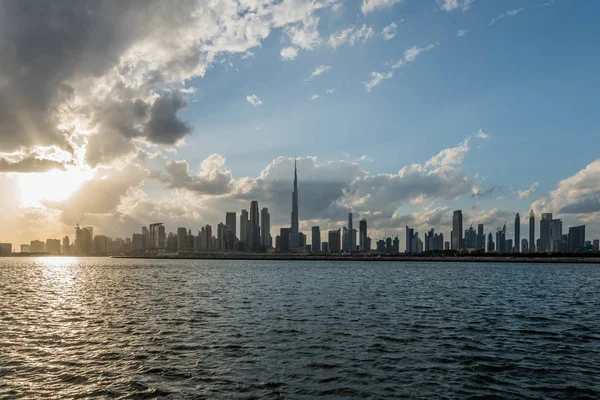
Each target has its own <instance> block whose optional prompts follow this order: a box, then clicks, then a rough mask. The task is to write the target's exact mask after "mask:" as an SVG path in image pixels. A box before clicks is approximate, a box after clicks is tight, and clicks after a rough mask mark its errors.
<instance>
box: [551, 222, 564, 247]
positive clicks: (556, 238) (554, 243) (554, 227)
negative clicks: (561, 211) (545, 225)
mask: <svg viewBox="0 0 600 400" xmlns="http://www.w3.org/2000/svg"><path fill="white" fill-rule="evenodd" d="M562 241H563V234H562V220H561V219H552V221H550V251H561V246H562V244H563V243H562ZM565 247H566V246H565Z"/></svg>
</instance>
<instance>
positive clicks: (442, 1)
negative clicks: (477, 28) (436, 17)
mask: <svg viewBox="0 0 600 400" xmlns="http://www.w3.org/2000/svg"><path fill="white" fill-rule="evenodd" d="M474 2H475V0H437V3H438V5H439V7H440V8H441V9H442V10H444V11H447V12H450V11H454V10H456V9H459V8H460V9H461V10H462V12H466V11H468V10H469V9H470V8H471V6H472V5H473V3H474Z"/></svg>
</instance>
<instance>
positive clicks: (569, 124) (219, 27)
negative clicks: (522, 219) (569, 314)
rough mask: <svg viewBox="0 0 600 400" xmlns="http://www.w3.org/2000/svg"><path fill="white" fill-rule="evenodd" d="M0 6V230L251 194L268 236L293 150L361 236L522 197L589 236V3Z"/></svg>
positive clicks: (139, 215)
mask: <svg viewBox="0 0 600 400" xmlns="http://www.w3.org/2000/svg"><path fill="white" fill-rule="evenodd" d="M19 4H20V3H19ZM4 7H5V9H4V10H0V12H2V11H3V12H4V14H5V15H10V16H11V19H10V21H11V23H12V24H14V25H15V26H16V27H17V28H18V29H11V28H10V27H8V29H5V30H0V35H2V37H3V38H4V39H6V40H5V41H4V43H13V46H14V48H17V49H19V50H20V52H8V50H7V51H5V52H4V53H5V54H9V55H10V56H11V57H13V56H14V59H8V58H6V59H5V60H4V63H3V62H2V61H0V71H2V70H4V71H5V75H4V78H3V79H4V80H3V81H2V82H1V83H2V84H0V102H2V101H3V99H4V98H6V99H14V98H18V99H21V100H20V101H19V102H17V103H14V102H12V103H2V104H5V107H4V110H3V111H2V112H4V114H2V115H3V119H4V121H8V123H5V126H7V127H9V128H10V129H8V128H7V129H4V128H1V127H0V128H1V129H0V136H1V137H2V138H3V141H2V144H1V145H0V181H1V183H3V184H4V185H5V187H14V188H15V191H16V192H19V191H20V192H21V196H20V198H22V199H26V200H23V201H21V203H19V202H16V201H10V200H9V198H10V196H7V197H5V198H2V203H0V209H3V210H12V211H13V213H14V215H15V216H14V218H12V219H11V220H10V221H5V224H4V226H5V227H6V228H4V232H5V233H4V234H7V235H8V234H12V233H10V232H14V231H15V230H16V231H17V232H18V233H16V235H17V236H18V237H23V238H26V237H27V235H31V234H32V233H31V232H32V230H22V231H21V230H20V229H21V228H20V226H22V225H23V224H22V222H23V221H35V224H37V225H36V226H48V227H50V228H48V231H47V232H48V233H47V234H48V235H57V236H58V235H63V234H66V233H69V232H70V231H71V230H72V225H73V223H74V221H76V220H78V219H79V217H80V216H81V215H82V214H85V215H86V218H87V220H88V221H89V223H92V224H94V225H95V226H97V227H98V228H97V229H98V230H99V231H103V232H106V233H107V234H110V235H113V236H116V235H125V233H129V232H130V231H132V230H136V231H137V230H138V228H139V226H140V225H141V224H146V223H149V222H152V221H154V220H156V219H160V220H165V221H169V224H168V229H169V230H175V229H176V228H177V226H180V225H184V226H187V227H189V228H192V229H194V230H195V229H197V228H198V227H199V226H202V225H204V224H205V223H211V224H216V223H218V222H220V221H221V220H222V219H223V216H224V213H225V211H238V212H239V210H240V209H242V208H248V205H249V201H250V200H252V199H258V201H259V203H260V205H261V207H262V206H267V207H269V208H270V209H271V210H272V214H273V217H272V220H273V221H274V222H273V234H275V233H276V231H277V229H278V228H279V227H281V226H285V224H286V223H288V219H289V211H290V210H289V208H290V207H291V203H290V202H291V194H290V193H289V191H291V176H292V175H291V173H292V165H293V163H292V158H293V157H294V155H295V154H297V156H298V157H299V165H300V176H299V178H300V207H301V210H300V218H301V220H303V224H304V225H303V229H305V230H307V229H308V228H309V227H310V226H311V225H313V224H319V225H322V226H323V227H324V229H334V228H336V227H339V226H341V225H342V224H343V223H344V221H345V213H346V212H347V211H348V210H349V209H350V208H352V209H353V210H355V211H356V212H357V213H361V214H365V215H368V216H369V218H370V221H371V227H372V232H373V236H374V237H376V236H377V235H385V234H391V233H393V232H396V231H401V229H402V227H403V226H404V225H405V224H410V225H414V226H416V227H417V228H418V229H420V230H424V229H427V228H428V227H429V226H432V225H436V227H438V228H439V229H441V230H442V231H444V232H446V233H448V232H449V219H450V217H451V211H452V210H453V209H457V208H461V209H463V210H468V212H467V213H466V219H467V220H466V221H465V224H466V225H467V226H468V224H470V223H474V224H475V223H478V222H485V223H486V224H487V225H488V227H489V228H486V231H489V230H495V227H496V226H497V225H499V224H501V223H503V221H504V220H507V221H512V219H513V218H514V213H515V212H520V213H521V215H522V216H525V214H526V213H528V211H529V210H530V209H531V208H533V209H534V210H535V211H536V213H538V215H539V213H541V212H554V213H555V214H557V215H558V216H560V217H561V218H563V219H564V221H565V226H569V225H574V224H579V223H586V224H588V226H589V228H588V232H589V235H588V236H590V237H589V238H590V239H591V238H592V236H594V235H595V236H600V229H599V228H598V225H599V224H598V223H599V222H600V207H596V206H595V204H596V203H598V204H600V188H599V186H600V185H599V184H598V183H597V178H595V176H596V172H600V159H599V156H598V145H599V144H600V140H599V132H598V124H597V117H596V114H597V109H598V106H599V103H600V101H599V99H598V94H597V90H595V89H596V88H597V87H600V74H599V73H598V71H599V70H600V68H599V67H600V54H599V52H598V51H597V49H598V48H599V43H598V42H599V40H598V38H599V37H600V32H599V29H600V28H598V24H597V23H596V21H595V16H596V15H598V11H600V4H599V3H596V2H591V1H588V2H583V1H569V0H555V1H552V0H539V1H532V0H527V1H525V0H418V1H417V0H356V1H338V0H310V1H309V0H306V1H302V0H295V1H293V0H285V1H278V0H277V1H275V0H245V1H234V0H230V1H223V2H219V3H214V4H213V3H210V4H208V3H206V2H203V1H198V2H196V3H194V2H190V3H185V2H182V3H174V4H172V5H171V6H167V5H165V4H164V3H161V2H160V1H157V0H151V1H148V2H147V3H146V4H143V5H139V4H138V5H136V4H133V3H126V2H125V3H122V4H121V3H119V4H115V3H110V2H96V3H93V2H92V3H90V4H87V5H86V6H85V7H87V9H86V8H85V7H84V6H83V5H80V4H78V3H77V2H74V3H68V4H67V3H66V2H57V3H56V5H55V9H54V10H55V11H56V13H57V14H56V15H55V16H53V15H50V14H48V15H43V14H35V13H31V8H27V7H23V8H20V6H18V4H16V3H15V4H13V5H11V6H10V7H9V5H8V4H7V5H5V6H4ZM90 8H92V9H93V12H91V13H90V12H89V9H90ZM48 12H49V13H51V11H48ZM63 16H69V18H66V17H65V19H61V18H62V17H63ZM144 16H150V17H152V23H147V22H146V21H142V20H140V18H145V17H144ZM52 18H54V19H57V20H59V21H60V24H59V25H56V24H54V23H53V22H52V21H54V20H53V19H52ZM80 19H81V20H82V21H85V23H81V24H74V23H73V21H79V20H80ZM109 20H110V23H109ZM72 23H73V25H72V26H71V25H70V24H72ZM56 26H59V28H58V31H57V28H56ZM88 29H89V30H90V31H88ZM79 30H81V31H79ZM15 32H17V33H15ZM18 32H23V34H22V35H20V34H18ZM344 32H345V33H344ZM70 35H72V37H71V36H70ZM66 38H70V39H66ZM34 40H39V41H44V43H32V41H34ZM70 45H72V48H70V47H68V46H70ZM0 50H2V49H0ZM29 51H34V52H35V57H31V58H27V57H26V56H27V54H29V53H28V52H29ZM19 54H24V55H23V56H19ZM284 55H285V57H284ZM19 57H20V58H19ZM40 60H41V61H40ZM14 66H19V67H20V68H13V67H14ZM42 66H43V68H42ZM23 71H25V72H23ZM319 71H320V73H317V72H319ZM23 74H25V75H27V74H30V76H29V77H27V76H26V78H23ZM376 77H378V80H375V81H374V78H376ZM31 82H33V83H35V84H36V85H38V86H37V87H39V88H41V89H40V90H41V92H39V93H38V92H36V91H32V90H31V87H30V86H32V85H33V84H32V83H31ZM369 82H371V83H369ZM65 88H68V90H65ZM36 90H37V89H36ZM65 93H66V94H65ZM40 99H42V100H40ZM14 104H16V105H14ZM23 121H25V122H27V123H24V122H23ZM38 122H39V124H38ZM48 127H49V128H50V129H48ZM65 127H66V128H65ZM67 143H68V145H67ZM53 169H58V171H59V172H53V173H52V174H53V175H44V174H48V172H47V171H52V170H53ZM34 178H35V179H34ZM53 179H55V181H53ZM31 182H38V185H39V183H40V182H44V183H47V186H48V188H47V190H46V189H44V190H42V189H40V190H38V191H37V192H36V191H35V190H33V191H32V190H30V189H28V190H25V189H24V188H25V187H31ZM63 182H71V183H72V185H71V186H68V187H67V186H65V187H64V188H63V190H62V193H64V194H65V195H64V196H58V195H56V190H52V187H56V185H58V184H60V183H63ZM561 182H562V183H561ZM11 185H12V186H11ZM28 185H29V186H28ZM34 186H36V185H34ZM60 187H62V186H60ZM474 193H475V194H477V193H479V194H483V193H485V194H486V195H479V196H473V194H474ZM94 199H101V200H102V201H100V200H98V201H97V202H94V201H91V200H94ZM590 204H591V206H590ZM567 209H568V210H571V211H569V212H568V213H567V212H566V211H565V210H567ZM561 210H562V211H565V212H561ZM573 210H576V212H574V211H573ZM525 229H526V226H523V228H522V230H523V231H525ZM510 230H511V228H509V231H510ZM2 234H3V231H2V230H0V236H2ZM44 234H45V233H44ZM0 239H1V238H0Z"/></svg>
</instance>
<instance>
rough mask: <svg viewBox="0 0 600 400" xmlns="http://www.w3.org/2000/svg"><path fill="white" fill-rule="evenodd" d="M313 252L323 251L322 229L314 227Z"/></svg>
mask: <svg viewBox="0 0 600 400" xmlns="http://www.w3.org/2000/svg"><path fill="white" fill-rule="evenodd" d="M312 251H321V228H320V227H318V226H313V227H312Z"/></svg>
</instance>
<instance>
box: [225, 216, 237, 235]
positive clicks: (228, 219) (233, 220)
mask: <svg viewBox="0 0 600 400" xmlns="http://www.w3.org/2000/svg"><path fill="white" fill-rule="evenodd" d="M225 225H228V226H229V229H230V230H231V231H232V232H233V236H234V237H235V236H237V234H238V233H237V217H236V215H235V212H226V213H225Z"/></svg>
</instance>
